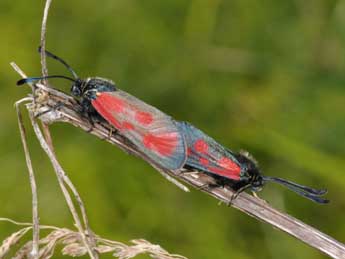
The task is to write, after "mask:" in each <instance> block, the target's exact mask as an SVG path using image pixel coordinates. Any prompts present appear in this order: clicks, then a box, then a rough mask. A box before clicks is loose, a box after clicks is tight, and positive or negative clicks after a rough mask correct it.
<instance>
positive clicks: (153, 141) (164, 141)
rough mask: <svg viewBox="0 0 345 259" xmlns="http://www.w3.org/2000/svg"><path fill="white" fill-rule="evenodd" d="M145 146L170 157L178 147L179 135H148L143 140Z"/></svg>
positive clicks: (172, 133) (171, 133)
mask: <svg viewBox="0 0 345 259" xmlns="http://www.w3.org/2000/svg"><path fill="white" fill-rule="evenodd" d="M143 144H144V146H145V147H146V148H148V149H150V150H153V151H155V152H157V153H158V154H160V155H163V156H170V155H172V154H173V152H174V151H175V149H176V147H177V145H178V135H177V133H176V132H170V133H160V134H156V135H153V134H147V135H146V136H144V138H143Z"/></svg>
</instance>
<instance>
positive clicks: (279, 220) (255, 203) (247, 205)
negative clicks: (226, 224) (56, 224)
mask: <svg viewBox="0 0 345 259" xmlns="http://www.w3.org/2000/svg"><path fill="white" fill-rule="evenodd" d="M37 87H38V88H39V89H41V90H42V91H43V92H45V94H48V93H49V98H48V99H47V100H46V102H45V103H42V104H41V107H40V108H39V109H37V110H36V111H35V112H36V113H40V112H41V111H42V110H47V109H49V108H52V107H56V104H57V103H62V104H63V106H62V107H61V108H59V110H58V111H57V110H51V112H49V113H46V114H44V115H43V116H42V117H40V119H41V120H43V121H45V122H46V123H55V122H65V123H70V124H72V125H74V126H76V127H79V128H81V129H83V130H84V131H86V132H87V133H89V134H92V135H95V136H97V137H98V138H100V139H104V140H106V141H107V142H109V143H111V144H114V145H117V146H118V147H120V148H121V149H123V150H124V151H126V152H127V153H130V154H132V155H135V156H138V157H140V158H142V159H144V160H146V161H147V162H148V163H149V164H151V165H152V166H153V167H154V168H155V169H157V170H158V171H159V172H162V173H164V174H168V175H169V176H170V177H175V178H177V179H179V180H181V181H184V182H186V183H188V184H190V185H192V186H194V187H195V188H197V189H199V190H202V191H204V192H206V193H208V194H209V195H211V196H213V197H215V198H216V199H218V200H220V201H222V202H225V203H226V204H228V203H229V202H230V201H231V197H232V195H233V192H232V191H231V190H229V189H227V188H221V187H218V188H212V189H209V188H202V187H203V186H205V185H207V184H209V183H212V182H213V179H212V178H211V177H209V176H207V175H205V174H203V173H202V172H196V171H189V170H187V169H182V170H181V171H179V172H172V171H169V170H166V169H164V168H161V167H160V166H159V165H157V164H156V163H155V161H152V160H150V159H149V158H148V157H147V156H146V155H145V154H143V153H141V152H140V151H138V150H137V149H136V148H135V146H133V145H132V144H131V143H130V142H128V140H126V139H125V138H124V137H123V136H121V135H119V134H118V133H114V132H112V130H111V126H109V125H107V124H104V123H96V124H95V125H94V127H93V128H92V129H91V128H90V124H89V122H88V121H87V120H85V118H83V117H81V116H80V114H79V113H78V110H79V109H80V107H78V105H79V104H78V103H77V102H76V101H75V100H74V99H73V98H72V97H71V96H68V95H66V94H64V93H62V92H59V91H57V90H56V89H52V88H47V87H45V86H43V85H41V84H37ZM90 129H91V130H90ZM231 206H232V207H234V208H237V209H239V210H241V211H243V212H244V213H246V214H248V215H250V216H252V217H254V218H257V219H259V220H261V221H263V222H266V223H268V224H270V225H272V226H273V227H275V228H277V229H280V230H282V231H284V232H286V233H288V234H290V235H292V236H294V237H296V238H297V239H299V240H301V241H303V242H305V243H306V244H308V245H310V246H312V247H314V248H316V249H318V250H320V251H322V252H323V253H325V254H327V255H329V256H331V257H333V258H342V259H345V245H344V244H342V243H340V242H339V241H337V240H335V239H333V238H331V237H330V236H328V235H326V234H325V233H322V232H320V231H319V230H317V229H315V228H313V227H311V226H308V225H307V224H305V223H303V222H301V221H299V220H298V219H296V218H294V217H292V216H289V215H287V214H285V213H282V212H279V211H278V210H276V209H274V208H272V207H271V206H270V205H269V204H268V203H266V202H265V201H263V200H261V199H260V198H257V197H253V196H251V195H249V194H247V193H241V194H240V195H239V196H238V197H237V198H236V199H235V200H234V201H233V202H232V204H231Z"/></svg>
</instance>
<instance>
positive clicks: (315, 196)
mask: <svg viewBox="0 0 345 259" xmlns="http://www.w3.org/2000/svg"><path fill="white" fill-rule="evenodd" d="M263 180H264V181H270V182H276V183H279V184H281V185H283V186H285V187H287V188H288V189H290V190H291V191H294V192H295V193H297V194H299V195H301V196H303V197H305V198H307V199H309V200H312V201H315V202H317V203H328V202H329V200H326V199H323V198H320V197H319V196H322V195H324V194H326V193H327V190H326V189H313V188H310V187H307V186H303V185H300V184H297V183H294V182H290V181H288V180H285V179H282V178H278V177H269V176H264V177H263Z"/></svg>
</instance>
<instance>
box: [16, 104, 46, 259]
mask: <svg viewBox="0 0 345 259" xmlns="http://www.w3.org/2000/svg"><path fill="white" fill-rule="evenodd" d="M29 100H30V101H32V98H29V99H27V98H24V99H22V101H29ZM20 103H21V101H18V102H16V103H15V107H16V110H17V118H18V126H19V131H20V137H21V139H22V144H23V148H24V154H25V159H26V165H27V167H28V171H29V179H30V185H31V192H32V226H33V230H32V235H33V237H32V251H31V257H32V258H33V259H36V258H38V256H39V253H38V251H39V245H38V241H39V239H40V238H39V232H40V227H39V217H38V198H37V187H36V180H35V174H34V170H33V167H32V163H31V158H30V154H29V147H28V145H27V142H26V132H25V127H24V124H23V117H22V114H21V111H20V107H19V105H20Z"/></svg>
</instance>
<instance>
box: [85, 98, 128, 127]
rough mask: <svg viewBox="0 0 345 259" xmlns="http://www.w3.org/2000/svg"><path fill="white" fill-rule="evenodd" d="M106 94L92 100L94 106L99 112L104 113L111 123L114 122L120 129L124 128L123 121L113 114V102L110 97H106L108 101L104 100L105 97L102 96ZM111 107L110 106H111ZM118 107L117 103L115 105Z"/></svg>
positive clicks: (104, 116)
mask: <svg viewBox="0 0 345 259" xmlns="http://www.w3.org/2000/svg"><path fill="white" fill-rule="evenodd" d="M103 95H105V94H100V95H99V96H98V97H97V98H96V99H95V100H92V101H91V104H92V106H93V107H94V108H95V109H96V110H97V112H98V113H99V114H100V115H102V117H103V118H104V119H106V120H107V121H108V122H109V123H110V124H112V125H113V126H114V127H115V128H117V129H118V130H120V129H122V125H121V123H120V122H119V121H118V120H117V119H116V118H115V117H114V115H113V114H112V112H111V111H112V110H111V108H112V107H113V106H112V103H109V100H108V98H105V99H106V100H107V102H104V101H103V100H104V98H101V97H102V96H103ZM109 107H110V108H109ZM115 107H117V105H115Z"/></svg>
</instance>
